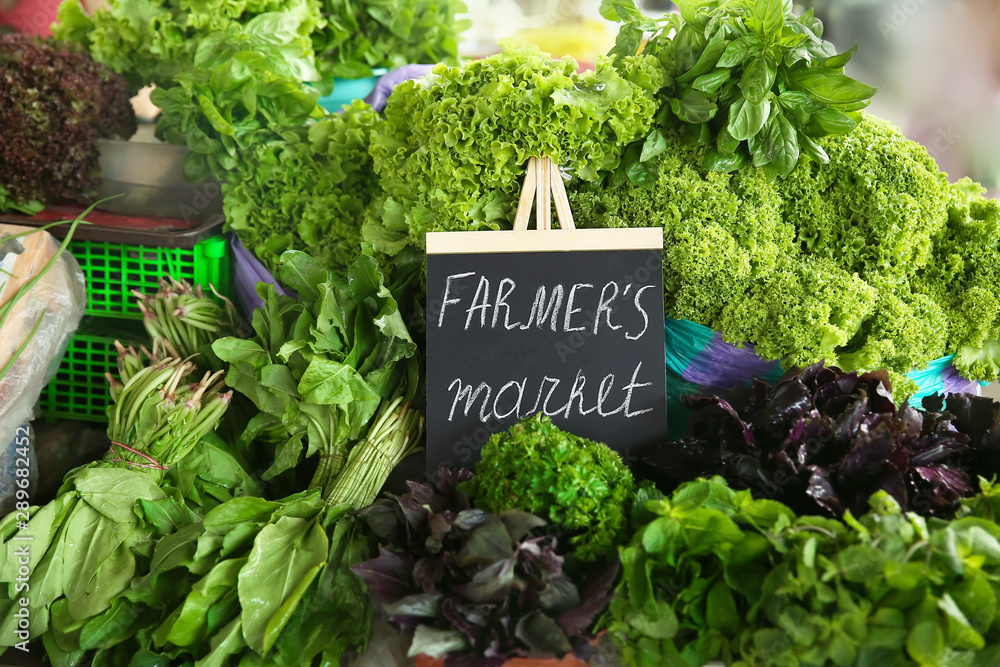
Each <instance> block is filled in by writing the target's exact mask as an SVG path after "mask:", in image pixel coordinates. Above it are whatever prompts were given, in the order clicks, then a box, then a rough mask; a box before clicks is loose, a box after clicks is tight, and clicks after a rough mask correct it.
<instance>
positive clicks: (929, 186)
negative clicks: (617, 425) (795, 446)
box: [570, 115, 1000, 381]
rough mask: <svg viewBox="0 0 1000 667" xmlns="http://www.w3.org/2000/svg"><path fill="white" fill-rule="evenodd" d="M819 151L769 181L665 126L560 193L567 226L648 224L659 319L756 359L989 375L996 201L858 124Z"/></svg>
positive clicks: (998, 295) (994, 373) (999, 205)
mask: <svg viewBox="0 0 1000 667" xmlns="http://www.w3.org/2000/svg"><path fill="white" fill-rule="evenodd" d="M820 145H821V146H822V148H823V149H824V152H825V153H826V154H827V155H828V156H829V162H828V163H827V164H820V163H818V162H813V161H811V160H802V161H801V162H800V163H799V165H798V167H797V168H796V169H795V170H794V171H793V172H792V173H791V174H790V175H789V176H788V177H787V178H778V179H769V178H768V177H767V175H766V174H764V173H763V172H762V170H759V169H754V168H750V167H747V168H745V169H743V170H740V171H739V172H736V173H734V174H719V173H716V172H712V171H706V170H705V168H704V166H703V165H704V153H705V150H706V149H705V148H704V147H701V146H699V145H698V144H697V142H690V141H689V140H687V138H686V135H685V134H684V133H683V132H681V131H673V132H667V133H664V134H663V136H662V141H660V142H659V143H658V144H656V145H651V144H650V142H648V141H647V142H645V143H643V144H639V143H636V144H633V145H632V146H630V147H629V148H628V149H627V150H626V159H625V161H624V163H623V166H622V167H620V168H619V170H618V171H617V172H613V173H610V174H607V175H606V178H605V179H604V180H603V181H600V182H597V183H583V184H579V183H577V184H574V185H573V186H571V188H570V199H571V203H572V205H573V210H574V213H575V216H576V220H577V224H578V225H580V226H582V227H631V226H661V227H663V230H664V232H663V234H664V296H665V306H666V311H667V314H668V315H670V316H672V317H676V318H683V319H688V320H692V321H694V322H697V323H699V324H702V325H704V326H707V327H710V328H712V329H715V330H717V331H720V332H721V333H722V336H723V338H724V339H725V340H726V341H727V342H730V343H733V344H736V345H742V344H745V343H750V344H753V345H754V346H755V349H756V352H757V353H758V354H759V355H760V356H761V357H763V358H764V359H767V360H778V361H780V362H781V363H782V364H783V365H785V366H787V367H791V366H795V365H808V364H812V363H815V362H817V361H820V360H822V359H825V360H826V361H827V362H828V363H830V364H834V363H836V364H838V365H840V366H841V367H843V368H845V369H846V370H874V369H877V368H886V369H888V370H889V371H890V372H891V374H892V377H893V378H894V380H896V381H899V380H901V379H902V375H904V374H906V373H908V372H910V371H911V370H913V369H917V368H923V367H925V366H926V365H927V363H928V362H930V361H933V360H935V359H938V358H940V357H942V356H945V355H948V354H957V355H958V358H957V359H956V362H955V364H956V366H957V367H958V368H959V370H960V371H961V372H962V373H963V374H964V375H965V376H966V377H969V378H972V379H977V380H984V381H985V380H994V379H997V378H998V377H1000V354H998V352H1000V202H996V201H992V200H988V199H985V198H984V197H983V192H982V189H981V188H980V187H979V186H978V185H976V184H974V183H972V182H971V181H968V180H963V181H960V182H959V183H957V184H954V185H953V184H950V183H949V182H948V179H947V176H946V175H945V174H944V173H942V172H941V170H940V168H938V166H937V165H936V164H935V163H934V161H933V159H931V157H930V156H929V155H928V153H927V151H926V149H924V148H923V147H922V146H920V145H918V144H916V143H915V142H912V141H909V140H907V139H906V138H905V137H904V136H903V135H902V133H901V132H900V131H899V130H898V129H897V128H895V127H893V126H892V125H890V124H889V123H887V122H885V121H882V120H879V119H877V118H874V117H872V116H869V115H863V116H862V122H861V123H860V124H859V125H858V127H857V129H855V130H854V131H853V132H852V133H850V134H847V135H846V136H837V137H828V138H826V139H823V140H821V141H820ZM637 155H638V158H636V156H637ZM635 165H641V168H637V167H636V166H635Z"/></svg>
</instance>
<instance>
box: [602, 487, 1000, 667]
mask: <svg viewBox="0 0 1000 667" xmlns="http://www.w3.org/2000/svg"><path fill="white" fill-rule="evenodd" d="M985 492H986V496H985V497H984V498H982V499H980V500H979V501H977V502H976V503H973V504H970V505H969V506H968V507H966V508H964V509H963V511H962V515H963V516H962V518H960V519H957V520H955V521H952V522H946V521H942V520H939V519H931V520H926V519H924V518H922V517H920V516H917V515H915V514H906V513H903V512H902V511H900V508H899V505H898V504H897V503H896V502H895V501H894V500H893V499H892V498H891V497H890V496H888V495H886V494H884V493H879V494H876V495H875V496H873V497H872V499H871V505H870V507H871V509H870V511H869V512H868V513H867V514H865V515H864V516H860V517H857V518H855V517H854V516H853V515H852V514H850V513H847V514H846V515H845V517H844V518H845V521H846V523H843V522H841V521H838V520H835V519H828V518H823V517H815V516H800V517H796V515H795V514H794V513H793V512H792V511H791V510H789V509H788V508H787V507H785V506H784V505H782V504H780V503H777V502H774V501H771V500H754V499H752V498H751V496H750V492H749V491H741V492H734V491H733V490H731V489H730V488H729V487H727V486H726V484H725V482H724V481H723V480H722V479H721V478H713V479H711V480H699V481H697V482H692V483H690V484H686V485H684V486H682V487H681V488H679V489H678V490H677V491H676V492H675V493H674V494H673V496H672V497H671V498H670V499H662V500H653V501H651V502H648V503H646V505H645V507H643V508H641V510H642V511H641V512H640V513H639V514H638V516H637V518H638V519H639V521H641V523H642V524H643V525H642V527H641V528H640V529H639V530H638V532H637V533H636V535H635V538H634V540H633V542H632V545H631V546H629V547H628V548H626V549H625V550H624V551H623V553H622V561H623V568H624V569H623V577H622V580H621V583H619V585H618V588H617V590H616V597H615V598H614V600H613V601H612V602H611V606H610V613H609V618H608V632H609V634H610V635H612V637H613V639H614V640H615V642H616V643H617V644H618V646H619V648H620V649H621V651H622V664H623V665H626V666H629V667H631V666H634V665H638V666H642V667H661V666H662V665H703V664H705V663H706V662H708V661H710V660H723V661H725V662H726V664H729V665H734V666H735V667H749V666H750V665H759V664H773V665H828V664H833V665H837V666H838V667H852V666H858V667H861V666H863V665H903V664H905V665H911V664H917V665H928V666H929V665H967V666H970V667H986V666H987V665H994V664H996V663H997V660H998V659H1000V632H998V625H997V623H996V622H995V621H996V620H997V618H998V613H997V610H998V609H1000V596H998V594H997V592H996V588H995V584H994V581H995V579H996V577H997V574H998V568H1000V528H998V526H997V524H996V523H994V522H993V521H992V516H993V515H992V513H993V512H994V511H995V508H996V507H997V505H998V500H997V498H998V489H997V488H995V487H991V486H990V485H988V484H987V485H986V488H985ZM978 514H982V515H988V516H990V520H986V519H984V518H981V516H977V515H978Z"/></svg>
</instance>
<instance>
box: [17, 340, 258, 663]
mask: <svg viewBox="0 0 1000 667" xmlns="http://www.w3.org/2000/svg"><path fill="white" fill-rule="evenodd" d="M118 367H119V372H120V376H121V381H120V382H119V381H117V380H116V381H113V382H112V388H111V396H112V401H113V403H112V405H110V406H109V407H108V419H109V425H108V437H109V438H110V439H111V441H112V442H113V445H112V448H111V451H109V452H108V454H107V455H105V457H104V459H103V460H102V461H98V462H96V463H92V464H90V465H86V466H83V467H81V468H77V469H76V470H73V471H72V472H70V473H69V474H68V475H67V476H66V478H65V479H64V480H63V484H62V486H61V487H60V489H59V492H58V495H57V497H56V499H55V500H53V501H52V502H51V503H49V504H48V505H46V506H44V507H33V508H30V510H27V509H26V510H25V512H24V514H30V518H29V519H28V520H27V521H24V520H23V519H22V518H19V516H18V513H16V512H15V513H12V514H10V515H8V516H7V517H5V518H4V519H3V521H2V522H0V540H2V543H0V553H2V554H3V557H2V558H0V562H2V566H0V581H2V582H4V583H5V584H9V585H10V586H11V587H13V585H14V582H15V580H16V579H17V577H18V576H23V571H19V563H21V565H23V563H22V562H21V561H22V559H20V558H19V557H18V556H17V552H18V549H19V547H22V546H23V542H22V541H21V538H25V539H28V540H30V552H31V557H30V558H29V559H28V561H29V562H28V564H27V569H28V575H27V583H28V586H29V587H30V590H31V595H30V596H29V598H28V599H29V600H30V603H29V606H28V611H29V618H30V624H29V627H28V630H27V632H26V633H24V634H25V635H26V636H24V637H19V635H18V633H17V630H18V618H17V617H16V616H15V613H16V612H18V611H19V609H20V607H19V606H17V605H18V602H17V600H16V597H17V596H15V598H12V599H6V600H3V601H0V627H2V629H3V635H2V637H3V641H4V642H5V643H6V642H17V641H19V640H27V639H29V638H34V637H37V636H39V635H41V634H42V633H45V632H46V631H47V630H48V631H49V632H47V633H46V634H45V642H46V650H47V651H48V652H49V654H50V655H53V656H62V657H65V658H66V659H69V655H70V654H74V653H78V652H79V651H82V650H83V649H84V647H83V646H82V645H81V644H80V642H81V641H82V642H84V643H86V640H85V639H84V638H85V637H92V636H93V634H92V633H94V632H97V633H99V631H100V628H101V627H102V626H103V624H104V620H103V619H105V618H106V615H107V614H109V613H111V614H113V613H114V610H113V609H112V605H113V604H115V599H116V598H118V597H119V596H121V595H122V594H123V593H124V592H125V591H127V590H128V589H129V586H130V584H131V582H132V578H133V576H134V575H135V574H136V572H138V571H142V570H143V569H144V567H145V565H146V564H147V563H148V562H149V558H150V556H151V552H152V549H153V545H154V541H155V540H156V538H157V537H159V536H160V535H161V534H164V532H165V531H169V530H170V523H171V520H170V519H169V518H170V517H173V516H181V515H190V514H191V513H192V512H199V513H200V512H205V511H208V509H210V508H211V507H214V506H215V505H216V504H218V502H219V500H218V498H228V497H230V496H229V495H228V494H227V493H226V488H225V487H224V486H223V485H221V484H218V483H216V482H217V481H218V479H216V481H213V482H212V483H210V484H207V485H204V488H205V491H204V492H201V493H196V492H192V491H191V488H192V487H196V486H197V487H202V486H203V485H202V483H201V481H200V480H198V479H197V478H196V477H194V476H191V475H190V474H189V473H188V472H185V469H184V468H183V467H182V462H183V461H184V460H185V458H187V457H188V456H190V455H192V453H193V452H196V451H197V450H198V449H199V447H200V446H202V445H201V442H202V439H203V438H205V437H206V436H208V435H209V434H211V433H212V431H213V430H214V429H215V428H216V426H217V425H218V423H219V420H220V419H221V418H222V416H223V415H224V414H225V412H226V410H227V408H228V406H229V403H230V399H231V396H232V394H231V393H219V387H218V386H217V384H216V381H217V380H218V378H219V375H218V374H215V375H212V374H206V375H205V377H204V378H202V379H201V381H197V382H194V383H193V384H188V376H189V375H190V374H191V372H192V371H193V370H194V366H193V365H192V364H191V363H189V362H186V361H182V360H180V359H175V358H166V359H159V358H157V357H156V356H155V355H153V356H151V358H150V359H149V360H148V362H144V361H143V359H142V356H141V355H140V353H137V352H136V351H135V350H132V349H128V350H124V349H123V350H122V354H121V355H120V357H119V361H118ZM219 454H220V456H219V458H220V460H221V459H224V458H225V457H224V456H222V454H224V452H222V451H221V450H220V451H219ZM230 460H231V457H230ZM221 474H222V471H221V470H220V471H218V472H216V475H221ZM244 475H245V473H244ZM246 481H247V480H246V479H245V478H244V477H242V476H239V475H234V479H233V480H232V481H231V484H230V487H229V488H230V489H235V488H236V487H237V486H238V485H239V484H240V483H245V482H246ZM207 487H211V490H210V491H209V490H208V488H207ZM185 490H186V491H187V492H186V493H185ZM192 498H198V499H200V500H202V502H201V503H199V502H196V501H195V500H192Z"/></svg>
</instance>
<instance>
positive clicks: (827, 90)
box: [601, 0, 877, 180]
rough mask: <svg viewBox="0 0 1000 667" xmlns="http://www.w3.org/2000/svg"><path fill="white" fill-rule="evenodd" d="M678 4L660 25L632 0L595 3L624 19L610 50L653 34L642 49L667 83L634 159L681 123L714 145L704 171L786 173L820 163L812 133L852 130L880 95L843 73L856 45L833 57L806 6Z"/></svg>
mask: <svg viewBox="0 0 1000 667" xmlns="http://www.w3.org/2000/svg"><path fill="white" fill-rule="evenodd" d="M677 4H678V6H679V7H680V9H681V13H680V15H677V14H671V15H668V16H666V17H664V18H663V19H660V20H658V21H654V20H652V19H649V18H647V17H645V16H644V15H643V14H642V13H641V12H640V11H639V10H638V9H637V8H636V7H635V4H634V3H633V2H632V0H604V1H603V3H602V5H601V13H602V15H603V16H604V17H605V18H607V19H610V20H612V21H619V22H621V23H623V24H624V25H623V26H622V28H621V31H620V32H619V35H618V39H617V42H616V44H615V47H614V49H612V51H611V55H612V56H616V57H621V56H631V55H634V54H635V53H636V52H637V51H638V50H639V47H640V44H641V41H642V38H643V34H644V33H647V32H651V33H652V36H651V37H650V38H649V41H648V42H647V43H646V45H645V47H644V48H643V53H645V54H649V55H653V56H655V57H656V58H657V60H658V61H659V62H660V65H661V66H662V67H663V68H664V70H665V71H666V74H667V77H666V79H667V80H668V81H669V83H668V84H667V85H666V86H665V87H664V88H663V89H662V90H661V91H660V96H661V104H662V106H661V109H660V112H659V115H658V116H657V122H656V127H655V129H654V130H653V131H652V132H651V133H650V134H649V136H648V137H647V138H646V142H645V144H644V145H643V147H642V151H641V153H639V154H638V155H637V156H635V157H634V158H633V160H637V161H638V163H640V164H641V163H645V162H647V161H648V160H650V159H652V158H653V157H656V156H657V155H659V154H660V153H662V152H663V151H664V150H666V140H665V138H664V135H663V130H666V129H670V128H672V127H675V126H677V125H678V124H685V125H687V127H686V130H687V133H688V137H689V139H691V140H692V141H693V142H695V143H698V144H701V145H705V146H710V147H711V148H710V149H709V150H708V151H707V152H706V154H705V163H704V166H705V168H706V169H710V170H712V171H719V172H724V173H725V172H731V171H735V170H736V169H740V168H741V167H743V166H745V165H747V164H750V163H752V164H753V165H754V166H755V167H760V168H763V169H765V170H766V171H767V172H768V173H770V174H772V175H779V176H787V175H788V174H790V173H791V172H792V170H793V169H794V168H795V165H796V164H798V161H799V157H800V156H801V155H802V154H803V153H805V154H806V155H808V156H809V157H811V158H813V159H814V160H816V161H818V162H821V163H824V164H825V163H826V162H827V161H828V160H829V158H828V157H827V155H826V153H825V151H824V150H823V149H822V148H821V147H820V146H819V145H818V144H817V143H816V139H818V138H820V137H825V136H828V135H840V134H847V133H848V132H850V131H851V130H853V129H854V128H855V127H856V126H857V124H858V122H859V121H860V119H861V116H860V114H859V113H858V112H859V111H860V110H861V109H864V108H865V107H867V106H868V104H869V103H870V99H871V97H872V95H874V94H875V92H876V91H877V89H876V88H873V87H871V86H867V85H865V84H863V83H861V82H859V81H856V80H854V79H852V78H850V77H849V76H847V75H846V74H844V66H845V65H846V64H847V63H848V62H849V61H850V60H851V58H852V57H853V56H854V54H855V52H856V51H857V45H855V46H854V47H853V48H852V49H850V50H849V51H847V52H846V53H843V54H837V50H836V47H835V46H834V45H833V44H831V43H830V42H828V41H825V40H824V39H823V23H822V21H820V20H819V19H817V18H816V17H815V16H814V15H813V12H812V10H809V11H808V12H806V13H804V14H802V15H801V16H796V15H795V14H794V13H793V12H792V0H728V1H726V2H723V1H722V0H708V1H707V2H706V1H705V0H680V1H679V2H678V3H677ZM633 166H634V165H633ZM641 172H642V170H641V169H639V170H635V169H632V170H630V171H629V175H630V177H631V178H633V180H635V179H636V178H642V175H641Z"/></svg>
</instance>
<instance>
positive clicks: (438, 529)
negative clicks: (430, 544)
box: [427, 512, 456, 543]
mask: <svg viewBox="0 0 1000 667" xmlns="http://www.w3.org/2000/svg"><path fill="white" fill-rule="evenodd" d="M449 515H450V516H451V517H455V516H456V515H455V513H454V512H442V513H441V514H431V515H430V517H428V519H427V526H428V528H430V529H431V537H433V538H434V540H435V541H437V542H438V543H440V542H441V540H443V539H444V536H445V535H447V534H448V533H449V532H451V520H450V519H449Z"/></svg>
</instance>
